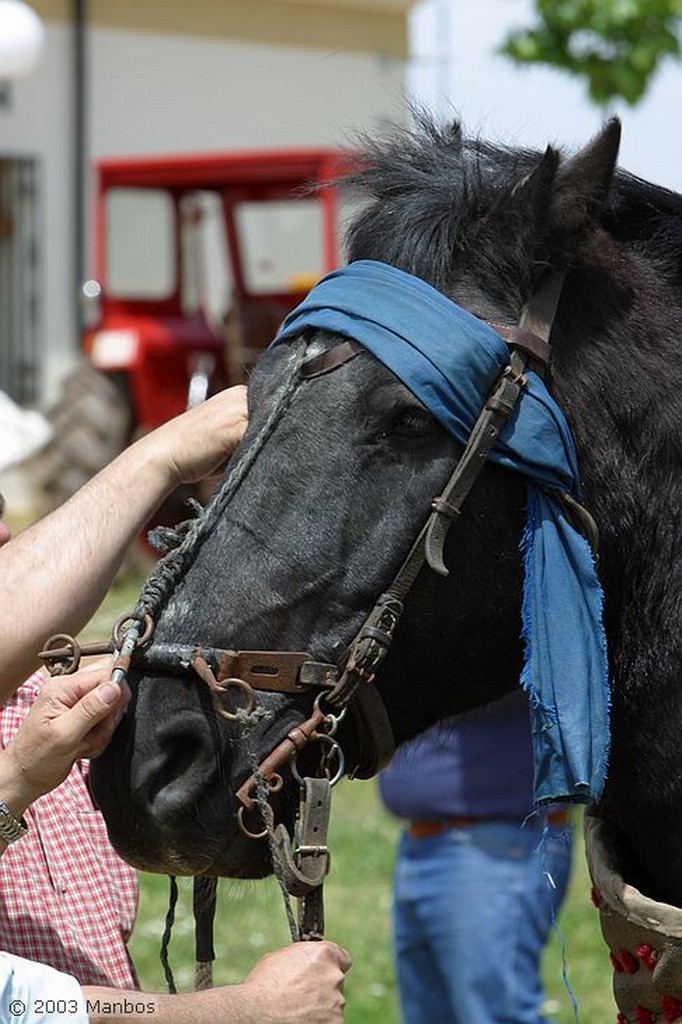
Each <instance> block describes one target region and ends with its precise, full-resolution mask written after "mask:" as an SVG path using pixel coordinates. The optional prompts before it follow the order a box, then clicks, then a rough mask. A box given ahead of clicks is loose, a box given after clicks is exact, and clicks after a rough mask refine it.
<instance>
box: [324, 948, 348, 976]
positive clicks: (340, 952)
mask: <svg viewBox="0 0 682 1024" xmlns="http://www.w3.org/2000/svg"><path fill="white" fill-rule="evenodd" d="M329 946H330V947H331V949H332V951H333V953H334V956H335V957H336V961H337V963H338V965H339V967H340V968H341V970H342V971H343V972H344V974H345V973H346V971H349V970H350V969H351V967H352V965H353V961H352V959H351V956H350V953H349V952H348V950H347V949H344V948H343V946H337V945H336V943H335V942H330V943H329Z"/></svg>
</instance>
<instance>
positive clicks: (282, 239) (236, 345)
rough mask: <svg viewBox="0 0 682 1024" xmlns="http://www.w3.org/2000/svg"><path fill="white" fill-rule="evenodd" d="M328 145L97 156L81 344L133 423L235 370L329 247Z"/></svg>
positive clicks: (222, 381)
mask: <svg viewBox="0 0 682 1024" xmlns="http://www.w3.org/2000/svg"><path fill="white" fill-rule="evenodd" d="M344 159H345V158H344V155H343V154H342V153H341V152H340V151H336V150H319V149H317V150H315V149H309V150H286V151H279V152H261V153H258V152H253V153H223V154H220V153H218V154H213V155H202V156H173V157H150V158H144V159H125V160H105V161H102V162H101V163H99V164H98V165H97V169H96V172H97V196H96V208H95V239H94V272H95V278H94V280H92V281H88V282H86V284H85V286H84V296H85V297H86V300H87V302H88V313H87V320H88V326H87V328H86V331H85V337H84V350H85V353H86V355H87V356H88V357H89V361H90V364H91V366H93V367H94V368H95V369H96V370H98V371H100V372H102V373H104V374H106V375H108V376H110V377H111V379H112V380H114V381H115V382H116V384H117V386H118V388H119V390H121V391H122V392H123V393H124V395H125V397H126V399H127V402H128V403H129V407H130V409H131V413H132V423H133V425H134V427H135V428H136V429H143V430H146V429H149V428H152V427H155V426H157V425H159V424H160V423H163V422H164V421H165V420H167V419H169V418H170V417H171V416H174V415H176V414H178V413H180V412H182V411H183V410H184V409H186V408H187V407H188V405H193V404H196V403H197V402H199V401H201V400H202V399H203V398H205V397H206V395H207V394H208V393H209V392H212V391H215V390H218V389H219V388H222V387H225V386H227V385H231V384H236V383H240V382H243V381H245V380H246V378H247V376H248V373H249V371H250V369H251V367H252V366H253V365H254V363H255V362H256V360H257V359H258V357H259V355H260V353H261V351H262V350H263V348H264V347H265V346H266V345H267V344H268V343H269V342H270V340H271V339H272V338H273V336H274V334H275V333H276V331H277V328H278V326H279V324H280V323H281V321H282V319H283V318H284V317H285V316H286V314H287V313H288V312H289V311H290V310H291V309H292V308H293V307H294V306H295V305H296V304H297V303H298V302H299V301H300V299H301V298H302V297H303V295H304V294H305V293H306V292H307V291H308V290H309V289H310V287H311V286H312V285H313V284H314V283H315V281H316V280H317V279H318V278H319V277H320V276H321V275H323V274H324V273H326V272H327V271H329V270H331V269H333V268H334V267H335V266H337V265H338V263H339V261H340V255H339V248H340V246H339V233H340V217H341V216H342V208H343V206H344V203H343V200H342V194H341V192H340V190H339V189H338V188H336V187H327V188H320V187H319V186H323V185H329V183H331V182H333V181H334V180H335V179H336V178H338V176H339V175H340V174H342V173H343V171H344Z"/></svg>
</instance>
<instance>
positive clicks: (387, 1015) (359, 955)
mask: <svg viewBox="0 0 682 1024" xmlns="http://www.w3.org/2000/svg"><path fill="white" fill-rule="evenodd" d="M136 595H137V582H136V581H132V582H131V581H128V582H125V581H124V582H119V583H118V584H117V585H116V586H115V587H114V588H113V590H112V592H111V594H110V596H109V598H108V599H107V601H106V602H105V604H104V605H103V607H102V609H101V610H100V612H98V614H97V616H96V617H95V619H93V621H92V623H91V624H90V626H89V628H88V630H87V631H86V632H87V636H88V637H97V638H102V637H105V636H107V635H108V634H109V632H110V629H111V624H112V623H113V621H114V620H115V618H116V617H117V616H118V615H119V614H121V613H122V612H124V611H128V610H129V609H131V608H132V607H133V605H134V603H135V598H136ZM397 835H398V825H397V823H396V822H395V821H393V820H392V819H391V818H390V817H389V815H388V814H386V813H385V812H384V811H383V809H382V807H381V806H380V804H379V801H378V798H377V793H376V784H375V783H374V782H345V781H344V782H342V783H341V784H340V785H339V786H337V787H336V789H335V791H334V797H333V800H332V821H331V828H330V839H329V842H330V849H331V851H332V869H331V873H330V875H329V879H328V881H327V883H326V885H325V910H326V921H327V934H328V936H329V937H330V938H333V939H334V940H336V941H338V942H340V943H342V944H343V945H345V946H346V947H347V948H348V949H349V950H350V952H351V954H352V956H353V960H354V966H353V969H352V972H351V974H350V976H349V980H348V985H347V998H348V1005H347V1011H346V1020H347V1022H348V1024H393V1022H396V1021H397V1019H398V1016H397V1004H396V996H395V985H394V978H393V969H392V963H391V950H390V896H389V890H390V876H391V868H392V861H393V851H394V848H395V842H396V838H397ZM140 882H141V901H140V911H139V915H138V920H137V924H136V927H135V933H134V935H133V939H132V942H131V949H132V954H133V958H134V960H135V962H136V964H137V967H138V970H139V973H140V977H141V981H142V985H143V987H145V988H147V989H156V990H163V988H164V979H163V972H162V969H161V966H160V963H159V959H158V949H159V943H160V938H161V934H162V931H163V924H164V918H165V913H166V908H167V900H168V880H167V879H166V878H165V877H163V876H156V875H149V874H142V875H141V876H140ZM589 889H590V885H589V879H588V876H587V871H586V868H585V861H584V855H583V850H582V840H581V838H580V836H579V838H578V841H577V842H576V847H575V854H574V872H573V879H572V883H571V888H570V892H569V896H568V899H567V901H566V903H565V905H564V907H563V909H562V912H561V914H560V916H559V920H558V928H557V929H555V934H554V935H553V937H552V940H551V942H550V944H549V947H548V949H547V951H546V956H545V961H544V977H545V984H546V989H547V996H548V1006H547V1009H548V1013H549V1018H550V1019H551V1020H552V1021H554V1022H556V1024H575V1021H576V1020H577V1021H579V1022H580V1024H607V1022H611V1021H614V1020H615V1017H616V1010H615V1005H614V1003H613V999H612V996H611V966H610V964H609V960H608V951H607V949H606V946H605V945H604V943H603V941H602V939H601V935H600V932H599V922H598V915H597V911H596V910H595V909H594V908H593V906H592V904H591V902H590V898H589ZM191 897H192V886H191V881H190V880H189V879H182V880H180V899H179V903H178V910H177V915H176V925H175V929H174V933H173V940H172V943H171V952H170V957H171V964H172V966H173V969H174V973H175V977H176V983H177V985H178V988H179V989H180V990H188V989H190V988H191V987H192V973H193V920H192V913H191ZM475 927H476V922H472V929H475ZM561 935H563V953H562V940H561V937H560V936H561ZM288 941H289V934H288V929H287V924H286V917H285V914H284V909H283V906H282V899H281V896H280V893H279V889H278V888H277V886H276V884H275V883H274V882H273V881H272V880H271V879H269V880H266V881H261V882H250V883H246V882H235V881H231V880H229V879H226V880H224V881H223V882H221V886H220V890H219V903H218V913H217V920H216V936H215V944H216V955H217V961H216V965H215V980H216V983H230V982H235V981H239V980H241V979H242V978H244V976H245V975H246V974H247V973H248V971H249V969H250V968H251V967H252V966H253V964H254V963H255V961H256V960H257V959H258V957H259V956H260V955H261V954H262V953H264V952H266V951H267V950H270V949H275V948H277V947H279V946H281V945H283V944H285V943H286V942H288ZM489 952H490V956H491V958H492V957H494V956H495V950H490V951H489ZM564 962H565V966H566V973H567V977H568V982H569V984H570V988H571V990H572V992H573V993H574V995H575V999H576V1001H577V1006H578V1015H577V1016H576V1014H575V1012H574V1009H573V1006H572V1003H571V998H570V996H569V992H568V990H567V988H566V985H565V983H564V979H563V971H564V966H563V964H564ZM434 1024H437V1022H434Z"/></svg>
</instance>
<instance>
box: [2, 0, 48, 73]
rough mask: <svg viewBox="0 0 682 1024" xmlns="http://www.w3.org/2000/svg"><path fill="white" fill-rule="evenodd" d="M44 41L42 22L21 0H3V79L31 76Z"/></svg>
mask: <svg viewBox="0 0 682 1024" xmlns="http://www.w3.org/2000/svg"><path fill="white" fill-rule="evenodd" d="M44 42H45V29H44V28H43V23H42V21H41V20H40V18H39V17H38V15H37V14H36V12H35V11H34V10H32V9H31V8H30V7H29V6H28V5H27V4H25V3H22V2H21V0H0V82H1V81H4V82H11V81H14V80H15V79H17V78H24V77H25V76H26V75H30V74H31V72H32V71H33V70H34V69H35V67H36V65H37V63H38V61H39V59H40V55H41V53H42V51H43V45H44Z"/></svg>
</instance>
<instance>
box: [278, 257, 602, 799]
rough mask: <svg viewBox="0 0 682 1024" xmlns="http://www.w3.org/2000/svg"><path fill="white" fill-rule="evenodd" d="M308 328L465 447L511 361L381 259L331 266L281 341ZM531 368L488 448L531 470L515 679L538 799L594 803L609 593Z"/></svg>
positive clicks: (566, 434) (554, 411) (557, 423)
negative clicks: (393, 380)
mask: <svg viewBox="0 0 682 1024" xmlns="http://www.w3.org/2000/svg"><path fill="white" fill-rule="evenodd" d="M309 329H319V330H325V331H330V332H332V333H335V334H341V335H346V336H348V337H351V338H354V339H355V340H356V341H357V342H359V343H360V344H361V345H363V346H364V347H365V348H366V349H367V350H368V351H369V352H371V353H372V355H374V356H375V357H376V358H377V359H379V360H380V361H381V362H382V363H384V364H385V365H386V366H387V367H388V368H389V369H390V370H392V371H393V373H394V374H395V375H396V377H398V378H399V380H401V381H402V383H403V384H404V385H405V386H406V387H407V388H409V389H410V391H412V393H413V394H414V395H415V396H416V397H417V398H419V399H420V401H422V402H423V404H424V405H425V406H426V408H427V409H429V411H430V412H431V413H432V415H433V416H434V417H435V418H436V420H437V421H438V422H439V423H441V424H442V426H443V427H444V428H445V429H446V430H447V431H448V432H449V433H450V434H452V436H453V437H454V438H456V440H457V441H458V442H459V443H460V444H462V445H464V444H466V442H467V440H468V437H469V434H470V433H471V430H472V429H473V427H474V424H475V422H476V420H477V419H478V416H479V414H480V412H481V410H482V408H483V405H484V403H485V400H486V398H487V397H488V395H489V394H490V392H491V390H492V388H493V386H494V384H495V382H496V381H497V379H498V377H499V375H500V373H501V372H502V370H504V368H505V367H506V366H507V365H508V364H509V349H508V347H507V345H506V344H505V343H504V341H503V340H502V339H501V337H500V336H499V335H498V334H497V333H496V332H495V331H494V330H493V329H492V328H491V327H489V326H488V325H487V324H485V323H483V321H481V320H478V319H477V318H476V317H475V316H473V315H472V314H471V313H468V312H467V311H466V310H465V309H462V308H461V307H460V306H457V305H456V304H455V303H454V302H451V301H450V299H447V298H446V297H445V296H444V295H442V294H441V293H440V292H438V291H436V290H435V289H434V288H432V287H431V285H429V284H427V283H426V282H425V281H422V280H421V279H419V278H417V277H414V276H413V275H411V274H407V273H405V272H404V271H402V270H398V269H396V268H395V267H390V266H388V265H387V264H384V263H378V262H375V261H373V260H359V261H357V262H355V263H351V264H349V265H348V266H347V267H343V268H341V269H339V270H335V271H333V272H332V273H331V274H328V275H327V276H326V277H324V278H323V279H322V280H321V281H320V282H319V283H318V284H317V285H315V287H314V288H313V289H312V291H311V292H310V293H309V294H308V295H307V296H306V298H305V299H304V300H303V302H301V303H300V305H299V306H297V307H296V309H294V310H293V311H292V312H291V313H290V314H289V316H288V317H287V318H286V320H285V321H284V324H283V326H282V330H281V331H280V333H279V335H278V336H277V338H276V339H275V341H274V342H273V344H274V345H276V344H278V343H280V342H282V341H284V340H285V339H286V338H289V337H292V336H294V335H298V334H300V333H301V332H302V331H305V330H309ZM527 377H528V383H527V385H526V386H525V387H524V389H523V392H522V394H521V397H520V399H519V401H518V402H517V405H516V408H515V410H514V412H513V413H512V416H511V417H510V419H509V421H508V422H507V424H506V426H505V427H504V429H503V430H502V432H501V434H500V437H499V440H498V442H497V443H496V445H495V447H494V448H493V449H492V452H491V454H490V459H491V460H492V461H493V462H496V463H498V464H499V465H502V466H506V467H507V468H508V469H513V470H515V471H517V472H519V473H523V474H524V475H525V476H526V477H527V478H528V514H527V523H526V529H525V533H524V537H523V539H522V550H523V553H524V559H525V586H524V599H523V613H522V636H523V640H524V644H525V663H524V668H523V672H522V676H521V683H522V685H523V686H524V688H525V689H526V690H527V691H528V693H529V696H530V704H531V719H532V721H531V725H532V735H533V753H534V763H535V780H534V790H535V792H534V797H535V802H536V804H544V803H547V802H553V801H557V800H566V801H571V802H576V803H587V802H589V801H591V800H596V799H598V798H599V796H600V795H601V792H602V790H603V786H604V780H605V776H606V768H607V762H608V750H609V686H608V659H607V652H606V639H605V634H604V629H603V625H602V604H603V598H602V590H601V586H600V583H599V580H598V577H597V572H596V568H595V564H594V559H593V556H592V552H591V550H590V547H589V545H588V543H587V541H586V540H585V538H584V537H583V536H582V535H581V534H580V533H578V532H577V531H576V530H575V529H574V528H573V527H572V525H571V524H570V522H569V520H568V519H567V517H566V515H565V512H564V508H563V506H562V504H561V503H560V501H559V500H558V498H557V495H556V490H559V491H567V492H569V493H570V494H571V495H572V496H573V497H574V498H576V499H579V497H580V483H579V475H578V463H577V457H576V452H575V445H574V443H573V438H572V436H571V432H570V429H569V426H568V424H567V422H566V419H565V417H564V415H563V413H562V412H561V410H560V409H559V407H558V406H557V404H556V402H555V401H554V400H553V399H552V397H551V395H550V394H549V392H548V391H547V389H546V387H545V385H544V383H543V382H542V380H541V379H540V377H538V376H537V374H535V373H532V372H528V374H527ZM548 488H549V489H548ZM552 489H554V493H553V491H552Z"/></svg>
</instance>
